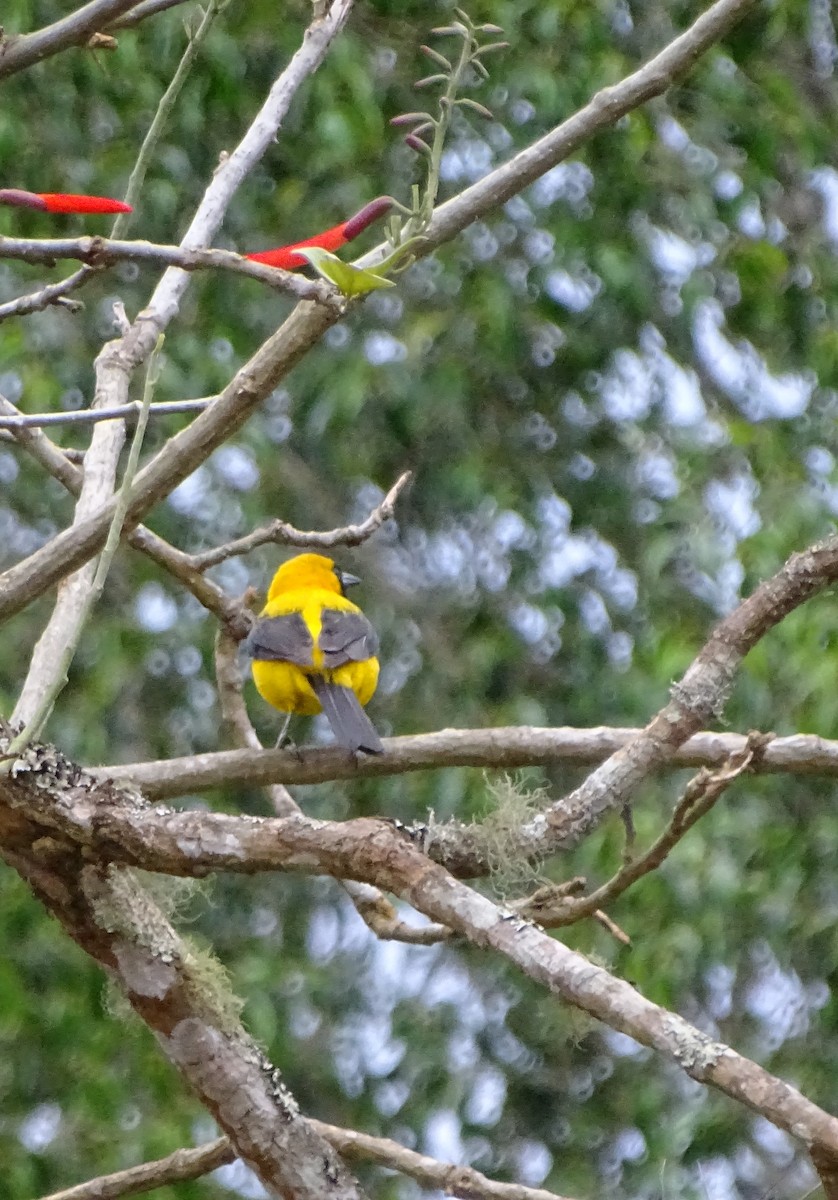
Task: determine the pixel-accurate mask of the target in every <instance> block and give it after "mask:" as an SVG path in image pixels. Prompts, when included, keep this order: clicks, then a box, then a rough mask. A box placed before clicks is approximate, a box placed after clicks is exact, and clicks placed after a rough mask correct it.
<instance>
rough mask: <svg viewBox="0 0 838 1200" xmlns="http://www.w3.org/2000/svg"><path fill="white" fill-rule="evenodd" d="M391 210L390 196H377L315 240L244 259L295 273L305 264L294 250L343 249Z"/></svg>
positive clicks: (319, 234) (248, 255)
mask: <svg viewBox="0 0 838 1200" xmlns="http://www.w3.org/2000/svg"><path fill="white" fill-rule="evenodd" d="M392 207H393V201H392V200H391V199H390V197H389V196H379V197H378V198H377V199H376V200H370V202H369V204H365V205H364V207H363V208H362V209H361V211H360V212H357V213H355V216H354V217H350V218H349V220H348V221H343V222H342V224H340V225H335V226H333V228H331V229H325V230H324V231H323V232H322V233H317V234H315V235H314V237H310V238H306V240H305V241H304V242H292V243H291V244H290V245H288V246H278V247H277V248H276V249H275V250H262V251H261V253H259V254H247V255H245V257H246V258H249V259H250V260H251V262H259V263H265V265H266V266H269V267H282V268H283V269H284V270H286V271H296V270H298V269H299V268H300V267H306V266H308V262H307V261H306V259H304V258H303V256H302V255H301V254H297V253H295V251H297V250H301V249H302V250H305V249H307V248H308V247H309V246H316V247H317V248H318V249H320V250H333V251H334V250H339V249H340V247H341V246H345V245H346V243H347V242H351V241H352V239H353V238H356V237H357V236H358V234H359V233H363V231H364V230H365V229H366V228H367V226H368V225H372V224H373V222H375V221H378V220H380V218H381V217H383V216H384V215H385V213H388V212H389V211H390V209H391V208H392Z"/></svg>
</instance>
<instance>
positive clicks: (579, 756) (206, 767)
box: [94, 725, 838, 851]
mask: <svg viewBox="0 0 838 1200" xmlns="http://www.w3.org/2000/svg"><path fill="white" fill-rule="evenodd" d="M641 734H642V730H638V729H608V728H605V727H602V726H601V727H599V728H596V729H570V728H558V729H541V728H538V727H536V726H532V725H516V726H507V727H505V728H503V727H499V728H497V729H442V730H440V731H439V732H437V733H420V734H414V735H413V736H411V737H391V738H385V739H384V745H385V753H384V754H383V755H381V756H380V757H377V758H372V757H366V758H364V759H352V758H350V756H349V755H347V754H346V752H345V751H343V750H340V749H339V748H337V747H332V746H322V747H320V746H318V747H305V746H303V747H296V748H295V749H294V751H293V752H292V751H289V750H265V751H263V752H262V753H261V754H260V755H258V756H256V757H254V756H253V755H252V754H243V753H241V752H240V751H236V750H226V751H221V752H219V753H215V754H192V755H188V756H186V757H184V758H171V759H166V760H157V761H153V762H144V763H128V764H124V765H123V764H115V765H113V766H109V767H97V768H94V770H95V772H96V773H97V774H99V775H101V776H102V778H106V777H107V778H109V779H114V780H129V779H130V780H133V781H134V782H135V783H136V784H137V785H138V786H140V787H142V788H143V790H144V791H145V793H146V795H148V796H150V797H152V798H154V799H156V800H171V799H172V798H173V797H175V796H185V795H188V794H189V793H191V792H199V791H203V790H204V789H205V788H213V787H220V786H222V785H225V784H247V785H249V786H255V787H258V786H261V785H263V784H266V783H271V782H274V781H277V780H281V781H282V782H283V783H288V784H301V783H308V784H313V783H325V782H327V781H328V780H341V779H371V778H374V777H379V776H384V775H401V774H404V773H405V772H407V771H422V770H429V769H437V770H439V769H443V768H450V767H478V768H482V769H484V770H495V769H497V770H509V769H510V768H515V767H538V766H545V767H546V766H552V765H553V764H555V763H557V762H564V763H567V764H571V765H574V766H586V765H590V764H591V763H597V762H602V761H603V759H606V758H608V756H609V755H611V754H614V753H615V752H619V750H620V748H621V747H626V746H628V745H630V744H631V743H632V742H633V741H634V739H635V738H637V737H638V736H640V735H641ZM746 742H747V738H746V737H745V736H744V735H743V734H741V733H710V732H701V733H697V734H695V735H693V737H691V738H689V739H688V740H687V741H686V742H685V743H684V745H683V746H682V747H680V748H679V749H678V751H677V752H676V753H675V754H674V755H673V756H672V757H671V758H670V759H669V760H667V762H666V763H661V764H660V768H664V767H667V768H668V769H671V770H674V769H678V768H684V767H690V768H694V767H700V766H706V767H720V766H722V765H723V764H724V763H725V761H726V760H727V759H728V758H729V757H730V755H732V754H737V753H741V752H742V751H743V749H744V748H745V745H746ZM752 770H753V771H754V772H756V773H758V774H779V773H787V774H792V775H824V776H827V777H834V776H838V741H830V740H829V739H827V738H822V737H817V736H816V735H814V734H794V735H793V736H792V737H784V738H773V739H772V741H771V742H770V744H769V745H768V746H767V747H766V749H765V750H764V751H763V753H762V754H761V755H760V757H759V759H758V760H757V761H756V762H755V763H754V764H753V766H752ZM440 828H442V829H448V828H449V826H448V825H445V826H442V827H437V830H436V832H437V834H438V833H439V830H440ZM451 828H452V841H453V840H454V835H455V832H456V829H457V828H458V827H457V826H452V827H451ZM532 848H533V850H534V851H536V850H537V848H538V841H537V839H534V840H533V847H532Z"/></svg>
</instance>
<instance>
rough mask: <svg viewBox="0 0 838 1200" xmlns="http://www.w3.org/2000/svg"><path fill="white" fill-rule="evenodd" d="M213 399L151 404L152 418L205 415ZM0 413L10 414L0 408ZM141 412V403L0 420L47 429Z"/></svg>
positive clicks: (16, 413) (17, 426)
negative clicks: (181, 414)
mask: <svg viewBox="0 0 838 1200" xmlns="http://www.w3.org/2000/svg"><path fill="white" fill-rule="evenodd" d="M214 399H215V397H214V396H206V397H202V398H200V399H198V400H160V401H158V402H157V404H152V406H151V408H150V409H149V413H148V415H149V417H168V416H172V415H173V414H176V413H192V412H203V411H204V409H205V408H206V407H207V405H208V404H212V402H213V400H214ZM0 412H7V410H6V409H5V408H3V407H2V406H0ZM139 412H140V401H139V400H131V401H129V403H128V404H119V405H117V407H116V408H80V409H76V410H75V411H73V412H57V413H56V412H53V413H31V414H30V413H26V414H23V413H20V412H19V411H18V410H17V409H15V410H14V415H12V414H11V413H8V415H6V416H0V429H31V428H36V427H37V428H45V427H46V426H48V425H95V424H97V423H98V422H99V421H116V420H121V418H122V417H136V416H138V415H139Z"/></svg>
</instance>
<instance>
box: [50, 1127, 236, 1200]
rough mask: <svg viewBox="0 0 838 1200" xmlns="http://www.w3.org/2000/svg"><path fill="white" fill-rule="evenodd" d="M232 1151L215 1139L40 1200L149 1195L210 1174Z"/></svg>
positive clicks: (96, 1199) (232, 1156)
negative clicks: (173, 1184) (172, 1185)
mask: <svg viewBox="0 0 838 1200" xmlns="http://www.w3.org/2000/svg"><path fill="white" fill-rule="evenodd" d="M235 1158H236V1151H235V1150H234V1149H233V1147H232V1146H231V1145H230V1142H229V1141H228V1139H227V1138H226V1137H222V1138H216V1139H215V1141H214V1142H207V1143H206V1145H204V1146H196V1147H195V1148H194V1149H189V1150H175V1151H174V1153H173V1154H167V1155H166V1157H165V1158H158V1159H156V1160H155V1161H154V1162H147V1163H142V1164H141V1165H140V1166H137V1167H128V1168H127V1170H125V1171H116V1172H114V1174H113V1175H100V1176H99V1177H98V1178H97V1179H89V1180H88V1181H87V1183H80V1184H78V1185H77V1186H76V1187H70V1188H65V1189H64V1190H63V1191H60V1192H51V1193H50V1195H49V1196H44V1197H43V1200H118V1197H119V1196H132V1195H135V1194H136V1193H137V1192H150V1191H153V1190H154V1188H159V1187H164V1186H165V1185H166V1184H169V1183H183V1182H184V1181H185V1180H187V1179H200V1178H201V1176H202V1175H207V1174H208V1173H209V1172H210V1171H215V1170H217V1169H218V1167H223V1166H224V1165H225V1164H226V1163H230V1162H233V1160H234V1159H235Z"/></svg>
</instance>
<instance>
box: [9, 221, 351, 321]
mask: <svg viewBox="0 0 838 1200" xmlns="http://www.w3.org/2000/svg"><path fill="white" fill-rule="evenodd" d="M3 258H8V259H14V260H16V261H19V262H26V263H44V264H46V265H48V266H51V265H52V264H54V263H55V261H56V260H57V259H60V258H76V259H78V260H79V261H81V262H83V263H86V264H87V265H88V266H89V267H97V268H100V267H107V266H111V265H112V264H113V263H117V262H138V263H147V264H150V265H152V266H158V267H159V266H165V267H178V268H180V270H182V271H190V272H191V271H209V270H220V271H231V272H232V273H233V274H235V275H244V276H246V277H247V278H248V279H255V280H257V281H258V282H259V283H265V284H267V285H268V287H270V288H273V289H274V291H277V292H284V293H285V294H286V295H289V296H294V297H295V298H296V299H297V300H314V301H316V302H317V303H319V304H326V305H329V306H330V307H332V308H336V309H338V310H340V307H341V306H340V298H339V297H336V296H335V293H334V290H333V289H332V288H330V287H328V286H327V285H326V284H325V283H322V282H321V281H319V280H314V279H305V278H303V277H302V276H301V275H296V274H295V273H294V272H293V271H284V270H283V269H282V267H267V266H265V264H264V263H259V262H251V261H250V259H248V258H245V257H244V256H243V255H241V254H237V253H236V252H235V251H234V250H221V249H219V248H217V247H214V248H212V249H201V248H198V247H190V248H187V247H185V246H165V245H158V244H157V243H155V242H145V241H137V242H134V241H111V240H110V239H109V238H104V237H91V236H86V237H79V238H11V237H4V238H0V259H3ZM73 278H75V277H73ZM66 282H67V281H66V280H64V281H63V284H66ZM63 284H61V285H59V284H56V285H55V286H56V287H59V286H63ZM36 295H40V293H36ZM23 299H29V298H28V297H21V300H23ZM10 303H13V304H16V303H18V301H11V302H10ZM0 312H2V310H0Z"/></svg>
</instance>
